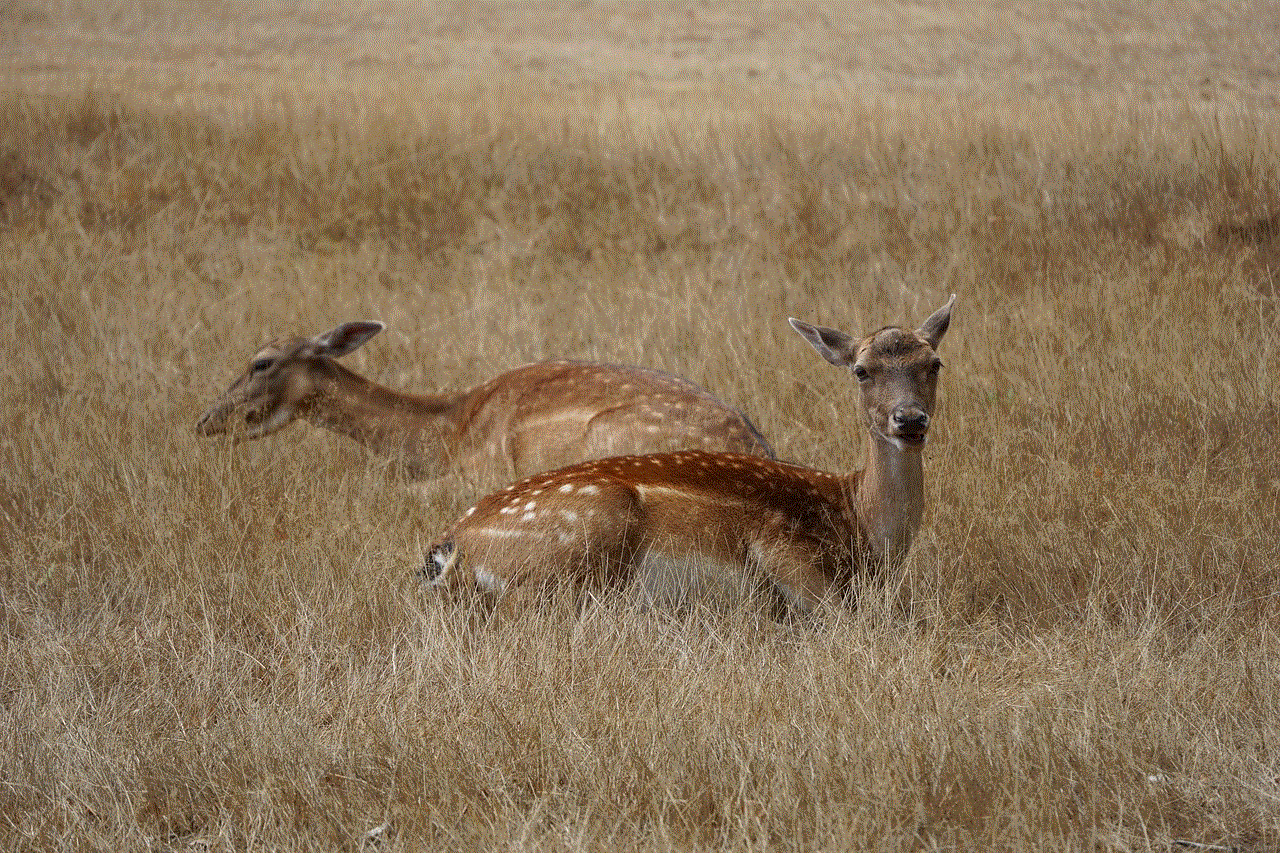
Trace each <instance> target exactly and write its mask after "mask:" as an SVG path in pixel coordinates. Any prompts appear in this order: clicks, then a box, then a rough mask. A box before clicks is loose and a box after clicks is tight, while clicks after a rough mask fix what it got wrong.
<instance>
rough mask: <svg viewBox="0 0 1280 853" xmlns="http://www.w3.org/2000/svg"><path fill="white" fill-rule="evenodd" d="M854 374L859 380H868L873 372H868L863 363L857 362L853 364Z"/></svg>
mask: <svg viewBox="0 0 1280 853" xmlns="http://www.w3.org/2000/svg"><path fill="white" fill-rule="evenodd" d="M853 375H854V376H856V377H858V381H859V382H866V381H867V380H868V379H870V378H871V374H870V373H867V369H866V368H865V367H863V366H862V365H861V364H855V365H854V366H853Z"/></svg>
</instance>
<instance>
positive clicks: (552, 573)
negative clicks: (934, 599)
mask: <svg viewBox="0 0 1280 853" xmlns="http://www.w3.org/2000/svg"><path fill="white" fill-rule="evenodd" d="M954 303H955V295H954V294H953V295H952V296H951V299H950V300H949V301H948V302H947V304H946V305H944V306H943V307H942V308H940V309H938V310H937V311H936V312H935V313H934V314H933V315H932V316H931V317H929V319H928V320H926V321H925V322H924V324H923V325H921V326H920V328H919V329H917V330H914V331H912V330H910V329H907V328H901V327H895V326H888V327H885V328H882V329H879V330H878V331H875V332H873V333H871V334H870V335H868V336H866V337H864V338H862V339H860V340H859V339H857V338H853V337H851V336H849V335H847V334H845V333H844V332H840V331H837V330H835V329H828V328H823V327H822V326H813V325H810V324H809V323H804V322H801V321H800V320H795V319H792V320H791V321H790V322H791V325H792V327H793V328H794V329H795V330H796V331H797V332H799V333H800V335H802V336H803V337H804V338H805V340H807V341H808V342H809V344H810V345H811V346H812V347H813V348H814V349H815V350H817V352H818V353H819V354H820V355H821V356H822V357H823V358H825V359H826V360H827V361H829V362H830V363H832V364H834V365H836V366H837V367H841V368H847V369H848V370H849V371H850V373H851V374H852V376H853V379H854V381H855V382H856V384H857V388H858V391H857V393H858V399H859V407H858V408H859V412H860V417H861V420H862V421H863V424H864V426H865V428H866V446H867V463H866V467H865V468H864V469H863V470H861V471H855V472H854V473H852V474H849V475H839V474H832V473H827V472H825V471H817V470H813V469H811V468H804V467H800V466H798V465H791V464H787V463H783V462H777V461H774V460H771V459H764V458H760V457H753V456H748V455H744V454H739V453H724V452H708V451H704V450H681V451H679V452H675V453H660V454H653V455H647V456H621V457H616V458H610V459H600V460H595V461H591V462H584V463H581V464H578V465H573V466H570V467H567V468H562V469H560V470H558V471H553V472H550V473H544V474H538V475H536V476H533V477H529V478H528V479H525V480H521V481H520V482H518V483H515V484H513V485H510V486H508V487H506V488H505V489H502V490H500V491H497V492H494V493H493V494H490V495H488V496H487V497H485V498H483V499H482V500H481V501H480V502H479V503H477V504H476V505H475V506H473V507H472V508H471V509H468V510H467V511H466V514H465V515H463V517H462V518H461V519H459V520H458V521H457V522H455V523H454V524H453V526H452V527H451V528H450V529H449V530H448V531H447V532H446V533H445V534H444V535H443V536H441V537H440V539H439V540H437V541H436V543H435V544H433V545H432V546H431V547H430V548H429V549H428V551H427V554H426V560H425V565H424V566H423V569H422V574H423V577H424V579H425V580H426V581H427V582H428V583H429V584H431V585H434V586H438V587H442V588H444V589H445V590H448V591H450V592H452V593H461V594H466V593H469V592H477V591H478V592H480V593H482V594H487V597H490V598H500V599H505V600H506V601H507V602H508V604H506V605H504V607H519V606H520V603H522V602H525V601H528V600H530V598H531V597H532V596H536V595H537V594H539V592H538V591H539V590H540V589H542V588H544V587H545V586H547V585H548V584H549V583H557V582H563V581H569V582H570V583H572V584H574V585H578V586H581V587H587V588H591V589H602V588H607V587H611V586H628V585H630V586H632V587H633V588H638V590H639V592H640V595H641V598H642V600H643V601H645V602H646V603H649V604H658V603H662V604H677V605H678V604H683V603H687V602H690V601H693V600H700V599H703V598H713V599H719V600H723V599H724V598H726V597H728V598H730V599H731V600H732V599H734V598H737V597H740V596H741V595H742V594H743V593H747V594H756V593H759V592H764V593H766V594H767V595H768V596H769V597H770V598H772V599H773V600H774V601H775V602H779V603H782V604H784V605H787V606H789V607H790V608H793V609H794V610H795V611H798V612H801V613H807V612H809V611H812V610H813V609H814V608H815V607H816V606H817V605H818V604H819V603H820V602H822V601H824V600H827V599H832V598H838V597H842V596H843V595H844V594H846V593H848V592H849V591H850V590H851V589H852V582H853V580H854V578H855V576H857V575H858V574H859V573H860V572H866V573H873V574H874V573H875V572H876V571H877V570H878V569H879V568H880V567H882V566H884V565H885V564H886V563H891V562H894V561H897V560H900V559H901V557H902V556H903V555H904V554H905V553H906V551H907V549H908V548H909V547H910V545H911V540H912V538H913V537H914V536H915V534H916V531H917V530H918V529H919V527H920V520H921V514H922V512H923V509H924V494H923V474H922V466H921V451H922V449H923V447H924V444H925V440H926V437H927V436H928V431H929V423H930V418H931V417H932V415H933V410H934V398H935V393H936V391H937V385H938V371H939V369H940V368H941V366H942V362H941V361H940V360H939V359H938V356H937V353H936V350H937V348H938V344H939V342H940V341H941V340H942V337H943V335H944V334H946V331H947V327H948V326H949V325H950V322H951V308H952V305H954ZM511 602H515V603H514V604H512V603H511Z"/></svg>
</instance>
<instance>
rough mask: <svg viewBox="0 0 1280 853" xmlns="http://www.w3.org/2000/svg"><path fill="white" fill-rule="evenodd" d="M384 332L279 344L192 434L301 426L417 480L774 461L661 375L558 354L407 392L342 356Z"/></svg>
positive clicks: (740, 419)
mask: <svg viewBox="0 0 1280 853" xmlns="http://www.w3.org/2000/svg"><path fill="white" fill-rule="evenodd" d="M384 328H385V325H384V324H383V323H380V322H377V321H363V320H362V321H354V322H348V323H342V324H341V325H339V326H337V327H335V328H333V329H330V330H329V331H327V332H323V333H321V334H317V335H314V336H312V337H309V338H307V337H297V336H294V337H287V338H281V339H276V340H274V341H271V342H270V343H268V344H267V345H265V346H264V347H262V348H261V349H260V350H258V351H257V352H256V353H255V354H254V355H253V357H252V358H251V359H249V363H248V365H247V366H246V367H245V369H244V372H243V373H242V374H241V375H240V376H239V378H237V379H236V380H235V381H234V382H232V383H231V385H230V387H229V388H227V390H226V392H225V393H224V394H223V395H222V397H221V398H220V399H218V400H217V401H216V402H215V403H213V405H211V406H210V407H209V408H208V410H206V411H205V412H204V414H202V415H201V416H200V419H199V421H198V422H197V424H196V432H197V433H198V434H199V435H202V436H218V435H229V436H230V437H231V438H233V439H234V440H237V441H240V440H246V439H257V438H262V437H264V436H268V435H271V434H273V433H276V432H278V431H279V430H282V429H284V428H285V427H286V426H288V425H289V424H291V423H293V422H295V421H298V420H305V421H309V422H310V423H311V424H313V425H314V426H316V427H320V428H324V429H328V430H332V431H334V432H337V433H340V434H342V435H345V436H348V437H349V438H352V439H354V440H355V441H356V442H358V443H360V444H362V445H364V446H365V447H366V448H368V449H369V450H370V451H372V452H373V453H374V454H375V455H378V456H384V457H391V458H392V459H394V460H396V461H398V463H399V464H400V466H401V470H402V471H403V473H404V474H405V475H406V476H407V477H408V478H409V479H410V480H411V481H421V480H431V479H436V478H440V477H443V476H444V475H445V474H447V473H449V472H451V471H466V472H469V473H471V474H475V472H495V471H496V472H498V476H503V475H505V476H506V477H507V478H510V477H521V476H524V475H526V474H531V473H533V472H536V471H545V470H548V469H552V468H557V467H560V466H563V465H569V464H571V463H574V462H580V461H582V460H586V459H595V458H600V457H605V456H615V455H618V454H623V453H647V452H653V451H662V450H677V449H682V448H687V447H694V448H705V449H710V450H721V451H732V452H737V453H744V454H748V455H753V456H762V457H769V458H772V457H773V450H772V448H771V447H770V446H769V443H768V442H767V441H765V439H764V437H763V436H762V435H761V434H760V432H759V430H757V429H756V427H755V425H754V424H752V423H751V421H750V420H748V419H747V417H746V416H745V415H743V414H741V413H740V412H738V411H736V410H734V409H732V408H730V407H729V406H727V405H725V404H724V403H722V402H720V401H719V400H717V399H716V398H715V397H713V396H712V395H711V394H709V393H708V392H706V391H704V390H703V389H702V388H700V387H698V386H697V385H695V384H694V383H692V382H690V381H689V380H687V379H684V378H682V377H680V376H676V375H674V374H671V373H664V372H662V371H658V370H649V369H646V368H641V367H628V366H623V365H616V364H605V363H601V362H591V361H574V360H569V359H556V360H550V361H541V362H535V363H532V364H525V365H523V366H520V367H516V368H513V369H511V370H508V371H506V372H504V373H500V374H498V375H497V376H495V377H494V378H492V379H490V380H489V381H488V382H485V383H483V384H481V385H478V386H476V387H474V388H471V389H468V390H461V391H448V392H444V393H438V394H409V393H405V392H401V391H395V390H392V389H390V388H387V387H384V386H382V385H379V384H378V383H376V382H373V381H372V380H370V379H367V378H365V377H363V376H360V375H359V374H357V373H355V372H354V371H352V370H349V369H348V368H346V367H344V366H343V365H342V364H340V363H339V362H338V361H337V359H338V358H341V357H342V356H344V355H346V354H348V353H350V352H352V351H353V350H355V349H357V348H358V347H360V346H362V345H364V344H365V343H366V342H367V341H368V340H369V339H370V338H372V337H373V336H374V335H376V334H378V333H379V332H381V331H382V330H383V329H384Z"/></svg>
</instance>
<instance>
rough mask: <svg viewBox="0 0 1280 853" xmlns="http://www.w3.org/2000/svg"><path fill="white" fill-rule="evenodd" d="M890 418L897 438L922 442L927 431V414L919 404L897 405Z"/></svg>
mask: <svg viewBox="0 0 1280 853" xmlns="http://www.w3.org/2000/svg"><path fill="white" fill-rule="evenodd" d="M890 420H891V421H892V422H893V431H894V434H895V435H896V436H897V437H898V438H903V439H907V440H909V441H918V442H923V441H924V436H925V433H926V432H928V431H929V415H928V413H927V412H925V411H924V410H923V409H921V408H920V407H919V406H899V407H898V408H896V409H894V410H893V414H892V415H891V416H890Z"/></svg>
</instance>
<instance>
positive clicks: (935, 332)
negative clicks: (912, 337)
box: [917, 293, 956, 349]
mask: <svg viewBox="0 0 1280 853" xmlns="http://www.w3.org/2000/svg"><path fill="white" fill-rule="evenodd" d="M955 304H956V295H955V294H954V293H953V294H951V298H950V299H948V300H947V304H946V305H943V306H942V307H941V308H939V309H938V310H937V311H934V312H933V314H932V315H930V317H929V319H928V320H925V321H924V323H923V324H922V325H921V326H920V328H919V329H918V330H917V331H918V332H919V333H920V337H922V338H924V339H925V340H926V341H928V342H929V346H931V347H933V348H934V349H937V348H938V344H939V343H941V342H942V336H943V335H945V334H946V333H947V328H948V327H949V326H950V325H951V306H952V305H955Z"/></svg>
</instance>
